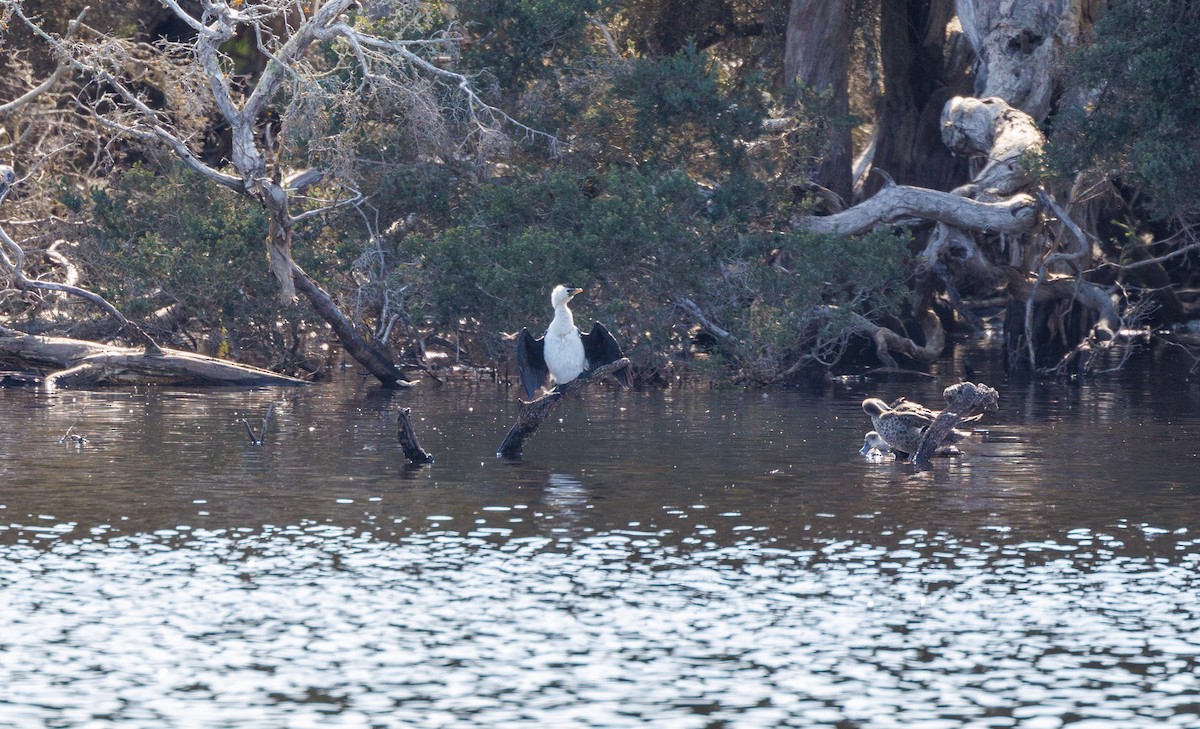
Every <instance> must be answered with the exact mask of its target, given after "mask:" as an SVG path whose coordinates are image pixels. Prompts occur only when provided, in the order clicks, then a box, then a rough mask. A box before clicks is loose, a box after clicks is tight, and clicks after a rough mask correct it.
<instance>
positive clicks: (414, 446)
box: [396, 408, 433, 465]
mask: <svg viewBox="0 0 1200 729" xmlns="http://www.w3.org/2000/svg"><path fill="white" fill-rule="evenodd" d="M411 413H412V410H411V409H410V408H400V414H399V415H398V416H397V418H396V421H397V428H396V439H397V440H399V441H400V448H401V449H402V450H403V451H404V457H405V458H407V459H408V462H409V463H411V464H413V465H421V464H424V463H433V456H432V455H430V454H429V452H428V451H426V450H425V449H424V448H422V447H421V443H420V441H418V440H417V434H416V431H414V430H413V427H412V419H411V418H410V417H409V415H410V414H411Z"/></svg>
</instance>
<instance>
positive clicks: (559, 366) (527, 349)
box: [517, 284, 633, 397]
mask: <svg viewBox="0 0 1200 729" xmlns="http://www.w3.org/2000/svg"><path fill="white" fill-rule="evenodd" d="M582 291H583V289H577V288H574V287H568V286H563V285H561V284H560V285H558V286H555V287H554V291H552V292H551V293H550V304H551V306H553V307H554V319H553V321H551V322H550V326H549V327H547V328H546V334H545V336H543V337H539V338H538V339H534V338H533V335H532V334H530V333H529V330H528V329H526V328H524V327H522V329H521V333H520V334H519V335H518V336H517V370H518V371H519V372H520V373H521V387H523V388H524V389H525V396H526V397H533V396H534V394H535V393H536V392H537V391H538V388H539V387H541V386H542V385H543V384H545V382H546V376H547V375H549V376H551V377H552V378H554V382H555V384H558V385H563V384H566V383H568V382H570V381H571V380H574V379H575V378H577V377H579V375H581V374H583V373H584V372H585V371H587V370H592V369H596V368H597V367H603V366H604V365H606V364H609V363H610V362H616V361H617V360H619V359H621V358H622V357H623V356H624V355H623V354H622V353H621V345H619V344H617V340H616V339H613V335H612V334H609V332H608V330H607V329H605V328H604V325H603V324H601V323H600V322H596V323H595V324H593V325H592V331H591V332H589V333H587V334H582V333H581V332H580V331H579V329H577V328H576V327H575V318H574V317H573V316H572V315H571V310H570V309H568V308H567V303H568V302H570V301H571V298H572V297H574V296H575V295H576V294H578V293H580V292H582ZM613 376H614V377H616V378H617V382H620V383H621V385H622V386H624V387H633V373H632V372H630V370H629V368H628V367H622V368H621V369H619V370H617V371H616V372H614V373H613Z"/></svg>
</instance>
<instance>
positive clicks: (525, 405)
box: [496, 357, 629, 458]
mask: <svg viewBox="0 0 1200 729" xmlns="http://www.w3.org/2000/svg"><path fill="white" fill-rule="evenodd" d="M628 366H629V360H628V359H626V358H624V357H622V358H621V359H619V360H617V361H616V362H609V363H608V364H606V365H604V366H603V367H600V368H597V369H595V370H593V371H592V372H589V373H588V374H587V376H586V377H580V378H578V379H574V380H571V381H570V382H568V383H567V384H565V385H559V386H558V387H556V388H554V391H553V392H550V393H549V394H546V395H543V396H541V397H539V398H538V399H536V400H530V401H529V402H522V403H521V411H520V412H519V413H517V422H515V423H513V427H512V428H510V429H509V431H508V435H506V436H504V442H503V443H501V444H500V448H499V450H497V451H496V456H497V457H500V458H520V457H521V453H523V452H524V450H525V441H527V440H529V439H530V438H532V437H533V434H534V433H536V432H537V429H538V426H540V425H541V424H542V421H543V420H545V419H546V418H548V417H550V414H551V413H553V412H554V411H555V410H556V409H557V408H558V406H559V403H561V402H562V400H563V398H564V397H566V396H567V395H570V394H571V393H573V392H575V391H576V390H581V389H583V388H585V387H587V386H588V385H590V384H591V383H593V382H595V381H596V380H600V379H603V378H605V377H607V376H609V375H611V374H612V373H614V372H616V371H617V370H619V369H621V368H622V367H628Z"/></svg>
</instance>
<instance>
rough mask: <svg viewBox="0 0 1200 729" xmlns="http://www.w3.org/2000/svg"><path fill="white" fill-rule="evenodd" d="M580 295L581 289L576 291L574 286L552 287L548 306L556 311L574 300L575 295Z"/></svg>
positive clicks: (560, 285)
mask: <svg viewBox="0 0 1200 729" xmlns="http://www.w3.org/2000/svg"><path fill="white" fill-rule="evenodd" d="M581 293H583V289H577V288H575V287H574V286H564V285H562V284H559V285H557V286H555V287H554V290H553V291H551V292H550V305H551V306H553V307H554V308H555V309H557V308H558V307H560V306H562V305H564V304H566V303H567V302H568V301H570V300H571V299H572V298H574V297H575V294H581Z"/></svg>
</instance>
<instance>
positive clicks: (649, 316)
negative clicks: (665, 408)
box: [400, 46, 906, 381]
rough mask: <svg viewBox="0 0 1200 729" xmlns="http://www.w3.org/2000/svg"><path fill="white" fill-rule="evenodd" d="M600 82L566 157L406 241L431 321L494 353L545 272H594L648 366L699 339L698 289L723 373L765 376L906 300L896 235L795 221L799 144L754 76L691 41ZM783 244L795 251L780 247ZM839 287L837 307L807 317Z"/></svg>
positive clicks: (583, 98) (603, 305) (601, 293)
mask: <svg viewBox="0 0 1200 729" xmlns="http://www.w3.org/2000/svg"><path fill="white" fill-rule="evenodd" d="M592 83H593V86H592V87H591V88H589V89H588V90H587V92H586V93H581V94H579V95H578V96H577V99H578V100H579V101H580V102H581V103H582V104H583V113H582V114H581V117H580V121H579V122H578V124H577V126H576V127H575V129H576V130H577V131H578V134H579V138H581V139H582V140H583V141H582V142H581V143H580V144H579V145H577V146H576V147H575V148H573V149H571V150H570V151H569V152H568V154H567V155H566V156H565V157H564V158H563V159H562V160H561V162H559V163H558V164H552V165H547V164H546V162H545V160H542V159H538V158H532V159H527V160H526V161H525V164H524V165H523V166H520V167H516V168H514V169H512V170H510V172H509V174H507V175H506V176H504V177H502V178H500V179H495V180H490V181H488V182H486V183H483V184H480V185H478V186H474V187H472V188H471V189H470V190H469V191H468V192H467V193H466V194H463V195H462V197H461V198H460V199H459V201H458V205H457V206H456V208H455V213H454V214H453V215H451V216H450V217H449V218H448V219H446V220H445V221H444V225H441V226H438V227H436V228H435V229H431V230H428V231H425V232H423V233H422V234H420V235H411V236H409V237H408V238H407V239H406V240H405V241H404V242H403V244H402V247H401V253H402V254H401V256H400V258H401V259H402V260H407V261H411V262H412V263H414V264H415V267H414V268H412V269H411V271H410V272H409V274H408V275H409V276H410V277H411V278H410V282H411V283H413V284H414V285H416V286H417V287H418V288H420V290H421V295H420V296H417V297H416V298H415V302H417V303H415V304H414V306H416V307H417V308H416V309H415V310H414V312H415V313H419V314H420V315H421V316H422V317H423V318H424V319H425V320H426V321H428V322H429V323H430V324H431V325H432V326H434V327H435V328H436V329H440V330H450V329H452V328H453V327H456V326H459V325H460V324H462V323H463V322H469V323H470V326H471V328H472V329H474V330H475V331H476V332H477V334H478V335H479V341H480V342H481V344H482V345H483V348H484V350H485V351H486V352H487V354H488V356H489V357H500V358H503V357H506V356H507V355H508V352H507V349H508V347H509V345H508V344H506V343H504V342H503V341H502V340H501V337H500V335H501V333H503V332H510V333H511V332H515V331H517V330H519V329H520V327H522V326H529V327H530V328H531V329H533V330H534V331H535V332H540V330H541V328H542V327H544V326H545V324H546V323H547V322H548V320H549V315H550V311H549V305H548V300H549V299H548V297H549V290H550V288H551V286H553V285H554V284H555V283H560V282H561V283H567V284H570V285H575V286H580V287H582V288H584V289H585V290H586V293H585V295H584V296H583V297H582V298H581V299H580V300H578V302H577V308H578V309H579V311H580V312H581V318H583V317H591V318H597V319H601V320H603V321H605V322H606V324H608V326H609V328H610V329H612V330H613V331H614V332H615V333H617V336H618V337H619V338H620V339H621V340H622V341H623V342H625V343H626V345H627V348H628V349H629V351H630V355H631V357H632V358H633V359H634V361H635V363H636V364H637V365H638V367H639V369H640V371H641V372H642V373H643V374H644V375H646V374H653V373H655V372H662V371H663V370H664V368H665V367H667V366H668V365H670V364H671V363H673V362H675V361H677V358H678V356H679V355H681V354H682V353H684V352H686V351H688V350H689V349H690V347H691V338H692V336H693V335H694V334H695V332H694V331H693V330H692V329H691V323H692V322H693V321H694V317H693V316H692V315H691V314H689V313H686V312H684V311H683V309H682V308H681V302H683V300H685V299H688V300H691V301H693V302H694V303H695V304H696V305H697V306H698V307H700V309H701V310H703V311H704V312H707V316H710V317H712V318H713V319H714V320H715V321H714V322H713V323H715V324H717V325H718V326H720V327H722V328H724V329H726V330H728V331H729V332H730V333H731V334H732V335H733V338H734V339H733V340H727V341H725V342H723V346H722V347H721V348H720V353H721V356H719V357H716V358H715V359H713V358H708V359H707V360H706V361H709V362H715V363H716V364H718V365H720V366H721V367H723V368H725V369H722V370H721V371H720V372H717V371H716V370H714V371H713V372H714V374H721V373H724V374H738V375H739V376H743V377H750V378H752V379H756V380H761V381H771V380H772V379H773V378H774V377H776V376H778V375H779V373H781V372H785V371H787V370H789V369H792V368H793V366H794V365H796V364H797V363H801V364H803V363H807V362H814V363H815V362H817V361H825V362H826V363H832V362H833V361H836V359H837V357H838V356H839V355H840V354H841V352H842V349H843V347H844V346H845V344H846V342H847V336H846V335H845V327H846V325H847V321H846V315H848V313H849V312H850V311H854V312H857V313H860V314H864V315H868V316H878V315H882V314H885V313H894V312H897V311H898V310H899V308H900V304H901V302H902V300H903V298H904V296H903V291H904V275H903V270H904V264H905V260H904V259H905V255H906V247H905V245H904V241H903V240H901V239H897V238H895V237H893V236H891V235H887V234H877V235H873V236H868V237H866V238H864V239H862V240H847V239H843V238H840V237H834V236H824V237H823V236H811V235H800V234H796V233H794V232H791V231H790V226H789V225H788V224H787V211H788V210H789V208H790V204H791V203H790V195H791V186H790V182H791V181H790V180H788V179H787V178H785V177H783V176H781V175H780V174H779V173H778V172H777V166H778V165H777V163H779V162H782V163H783V164H786V162H787V158H788V154H789V153H794V154H799V155H801V156H803V155H804V151H803V150H801V151H799V152H798V151H797V150H795V149H789V148H788V146H787V145H786V144H785V143H783V142H782V141H781V140H780V139H779V138H778V137H776V138H768V137H764V136H763V133H762V131H761V130H762V120H763V118H764V117H765V115H766V113H767V107H766V102H765V99H764V95H763V93H762V84H761V79H759V78H758V77H756V76H754V75H751V76H748V77H745V78H736V79H735V78H730V77H726V76H724V75H722V74H721V73H720V71H719V69H718V67H717V64H716V63H715V62H714V61H713V60H712V59H711V58H710V57H709V56H708V55H707V54H705V53H703V52H700V51H698V50H697V49H696V48H695V47H694V46H689V47H686V48H684V49H682V50H681V51H679V52H678V53H675V54H672V55H671V56H667V57H662V58H641V59H636V60H633V61H630V62H624V63H621V64H615V65H614V66H613V67H612V70H611V72H610V73H609V74H607V75H605V76H604V77H602V78H599V79H593V80H592ZM793 111H794V112H795V113H796V114H797V115H799V116H800V117H801V118H802V119H803V118H804V116H803V115H804V114H806V113H811V112H809V111H808V110H807V109H805V108H804V107H800V106H797V107H795V108H794V109H793ZM797 126H798V127H800V126H803V124H799V125H797ZM804 138H805V137H804V134H803V133H794V134H793V135H791V137H790V139H792V140H795V139H804ZM755 146H758V147H759V148H760V153H759V154H754V153H752V152H751V150H753V149H754V148H755ZM768 150H769V151H768ZM772 251H775V255H774V258H773V257H772V254H771V252H772ZM781 257H783V258H787V259H788V260H789V261H790V265H789V266H787V267H780V266H773V265H771V262H770V261H771V260H775V259H779V258H781ZM828 305H834V306H840V307H843V308H842V309H840V310H838V313H837V315H836V316H832V317H824V318H820V320H819V321H813V320H811V318H812V316H813V314H814V312H815V311H817V310H819V309H822V307H825V306H828ZM584 323H585V324H586V321H585V322H584Z"/></svg>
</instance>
